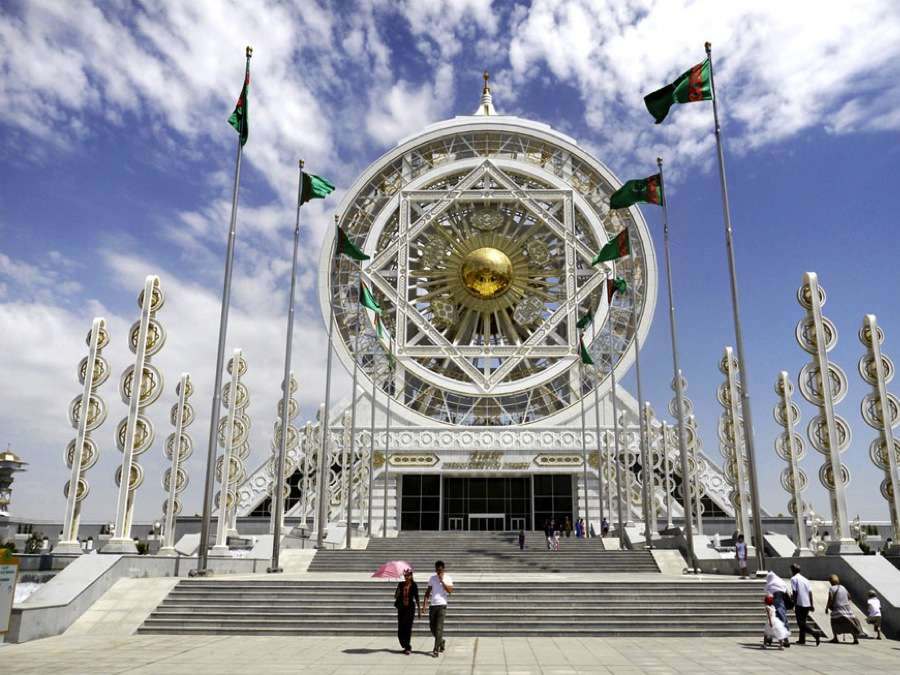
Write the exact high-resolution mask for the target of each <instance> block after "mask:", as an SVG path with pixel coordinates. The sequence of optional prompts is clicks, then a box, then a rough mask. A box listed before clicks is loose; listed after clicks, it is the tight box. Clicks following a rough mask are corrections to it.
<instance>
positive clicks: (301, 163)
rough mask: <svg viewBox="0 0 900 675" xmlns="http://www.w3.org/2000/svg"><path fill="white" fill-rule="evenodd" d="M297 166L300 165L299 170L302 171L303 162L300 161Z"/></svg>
mask: <svg viewBox="0 0 900 675" xmlns="http://www.w3.org/2000/svg"><path fill="white" fill-rule="evenodd" d="M299 164H300V168H301V169H302V168H303V160H302V159H301V160H300V162H299Z"/></svg>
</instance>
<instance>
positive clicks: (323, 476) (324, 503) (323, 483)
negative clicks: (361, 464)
mask: <svg viewBox="0 0 900 675" xmlns="http://www.w3.org/2000/svg"><path fill="white" fill-rule="evenodd" d="M339 221H340V216H338V214H334V225H335V236H334V241H333V242H332V244H331V257H330V258H329V260H328V277H329V278H328V279H326V280H325V285H326V288H325V292H326V293H328V294H329V295H328V358H327V359H326V360H325V410H324V412H323V414H322V446H321V449H320V452H321V454H322V461H321V462H320V463H319V504H318V506H319V509H318V510H319V526H318V527H317V528H316V548H322V544H323V543H324V541H325V526H326V525H327V524H328V487H329V485H328V482H329V481H328V472H329V470H330V468H331V466H330V463H329V462H328V442H329V440H330V439H329V436H330V434H329V432H328V415H329V413H330V412H331V360H332V359H331V355H332V351H333V350H332V348H331V339H332V337H333V335H334V302H333V300H332V298H331V295H330V293H331V288H330V287H331V266H332V265H333V264H334V255H335V248H336V246H337V229H336V228H337V224H338V222H339Z"/></svg>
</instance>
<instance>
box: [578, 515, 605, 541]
mask: <svg viewBox="0 0 900 675" xmlns="http://www.w3.org/2000/svg"><path fill="white" fill-rule="evenodd" d="M607 535H609V521H608V520H607V519H606V516H603V520H601V521H600V536H601V537H606V536H607ZM584 536H585V537H586V536H587V533H585V535H584Z"/></svg>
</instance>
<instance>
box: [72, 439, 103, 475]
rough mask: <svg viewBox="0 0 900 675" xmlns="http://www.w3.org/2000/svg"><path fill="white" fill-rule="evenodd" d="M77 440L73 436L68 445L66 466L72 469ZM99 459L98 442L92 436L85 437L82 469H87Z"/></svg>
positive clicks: (82, 451)
mask: <svg viewBox="0 0 900 675" xmlns="http://www.w3.org/2000/svg"><path fill="white" fill-rule="evenodd" d="M76 440H77V439H74V438H73V439H72V440H71V441H69V445H67V446H66V466H67V467H68V468H70V469H71V468H72V462H74V461H75V443H76ZM98 459H100V452H99V451H98V450H97V444H96V443H94V441H92V440H91V439H90V438H85V439H84V443H83V444H82V450H81V470H82V471H87V470H88V469H90V468H91V467H92V466H94V464H96V463H97V460H98Z"/></svg>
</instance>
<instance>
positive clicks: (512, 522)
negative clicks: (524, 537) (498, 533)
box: [509, 518, 525, 532]
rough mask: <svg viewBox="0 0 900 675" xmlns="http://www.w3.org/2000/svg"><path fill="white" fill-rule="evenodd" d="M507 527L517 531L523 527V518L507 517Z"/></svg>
mask: <svg viewBox="0 0 900 675" xmlns="http://www.w3.org/2000/svg"><path fill="white" fill-rule="evenodd" d="M509 529H511V530H512V531H513V532H517V531H518V530H524V529H525V519H524V518H510V519H509Z"/></svg>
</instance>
